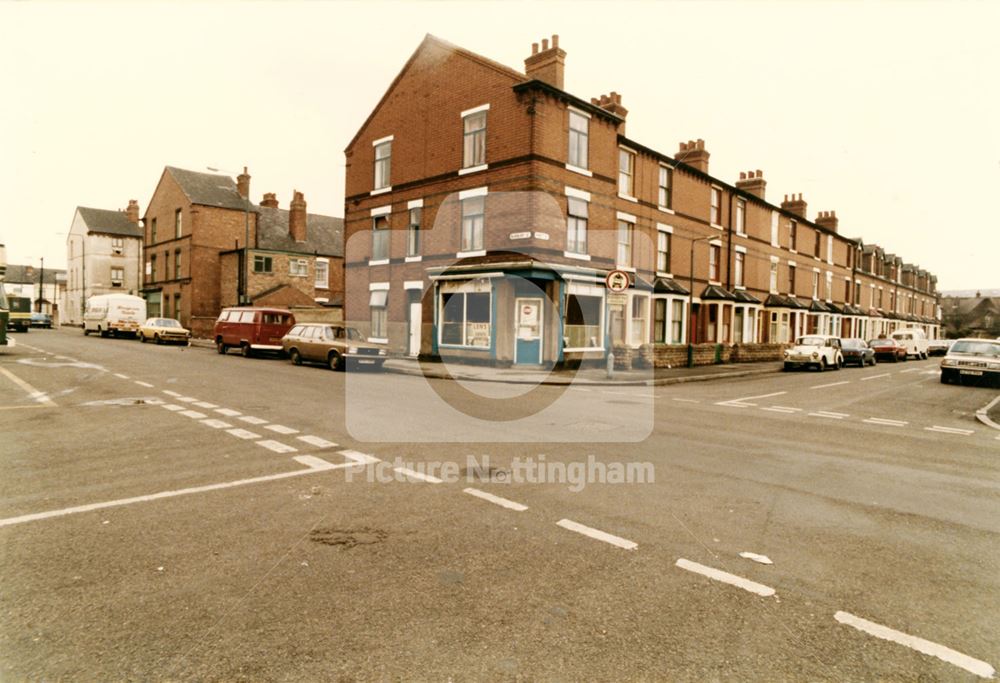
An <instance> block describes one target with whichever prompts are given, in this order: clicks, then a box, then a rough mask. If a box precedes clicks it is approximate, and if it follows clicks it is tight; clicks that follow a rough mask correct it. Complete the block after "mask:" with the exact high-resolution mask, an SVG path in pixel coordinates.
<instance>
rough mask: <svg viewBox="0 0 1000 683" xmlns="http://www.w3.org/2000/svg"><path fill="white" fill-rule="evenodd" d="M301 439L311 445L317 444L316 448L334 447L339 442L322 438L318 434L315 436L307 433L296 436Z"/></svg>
mask: <svg viewBox="0 0 1000 683" xmlns="http://www.w3.org/2000/svg"><path fill="white" fill-rule="evenodd" d="M295 438H297V439H298V440H299V441H302V442H304V443H307V444H309V445H310V446H315V447H316V448H333V447H334V446H336V445H337V444H335V443H334V442H332V441H327V440H326V439H321V438H320V437H318V436H313V435H312V434H306V435H305V436H298V437H295Z"/></svg>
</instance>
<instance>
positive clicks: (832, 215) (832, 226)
mask: <svg viewBox="0 0 1000 683" xmlns="http://www.w3.org/2000/svg"><path fill="white" fill-rule="evenodd" d="M813 222H814V223H815V224H816V225H819V226H822V227H824V228H826V229H827V230H829V231H830V232H837V212H836V211H820V212H819V215H818V216H817V217H816V220H815V221H813Z"/></svg>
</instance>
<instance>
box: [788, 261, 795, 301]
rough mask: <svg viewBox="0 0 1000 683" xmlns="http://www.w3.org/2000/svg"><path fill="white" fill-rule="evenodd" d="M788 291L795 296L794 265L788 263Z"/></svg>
mask: <svg viewBox="0 0 1000 683" xmlns="http://www.w3.org/2000/svg"><path fill="white" fill-rule="evenodd" d="M788 293H789V294H791V295H792V296H795V265H794V264H792V263H789V264H788Z"/></svg>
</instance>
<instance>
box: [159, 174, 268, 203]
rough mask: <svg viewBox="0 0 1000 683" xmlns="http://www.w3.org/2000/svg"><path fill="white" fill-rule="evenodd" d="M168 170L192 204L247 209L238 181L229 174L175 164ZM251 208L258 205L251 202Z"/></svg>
mask: <svg viewBox="0 0 1000 683" xmlns="http://www.w3.org/2000/svg"><path fill="white" fill-rule="evenodd" d="M166 171H167V172H168V173H169V174H170V175H171V176H173V178H174V180H176V181H177V184H178V185H180V187H181V190H182V191H183V192H184V194H185V195H186V196H187V198H188V199H190V200H191V203H192V204H200V205H202V206H217V207H219V208H222V209H239V210H240V211H244V210H246V199H244V198H243V196H242V195H241V194H240V193H239V192H238V191H237V189H236V181H235V180H233V179H232V178H230V177H229V176H227V175H218V174H216V173H199V172H198V171H188V170H187V169H184V168H177V167H175V166H167V167H166ZM250 208H251V210H252V209H254V208H256V207H254V206H253V205H252V204H251V205H250Z"/></svg>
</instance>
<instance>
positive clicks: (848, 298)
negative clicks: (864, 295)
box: [844, 280, 851, 304]
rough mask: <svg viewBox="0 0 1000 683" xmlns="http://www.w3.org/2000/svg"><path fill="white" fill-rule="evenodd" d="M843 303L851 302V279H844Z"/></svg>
mask: <svg viewBox="0 0 1000 683" xmlns="http://www.w3.org/2000/svg"><path fill="white" fill-rule="evenodd" d="M844 303H845V304H849V303H851V281H850V280H844Z"/></svg>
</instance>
